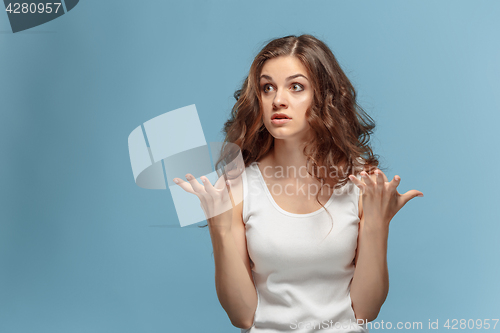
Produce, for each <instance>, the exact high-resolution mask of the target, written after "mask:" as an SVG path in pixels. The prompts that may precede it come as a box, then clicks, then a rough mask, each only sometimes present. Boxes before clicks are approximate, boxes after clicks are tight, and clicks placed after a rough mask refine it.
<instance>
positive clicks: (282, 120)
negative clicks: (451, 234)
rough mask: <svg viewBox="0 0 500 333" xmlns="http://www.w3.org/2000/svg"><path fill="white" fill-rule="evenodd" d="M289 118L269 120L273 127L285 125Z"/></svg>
mask: <svg viewBox="0 0 500 333" xmlns="http://www.w3.org/2000/svg"><path fill="white" fill-rule="evenodd" d="M290 120H292V119H290V118H274V119H273V120H271V123H273V124H274V125H282V124H286V123H287V122H289V121H290Z"/></svg>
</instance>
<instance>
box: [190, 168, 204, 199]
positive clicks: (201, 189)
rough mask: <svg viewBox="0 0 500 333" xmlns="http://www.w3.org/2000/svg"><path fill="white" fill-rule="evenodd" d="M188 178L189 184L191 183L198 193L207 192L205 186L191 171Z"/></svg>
mask: <svg viewBox="0 0 500 333" xmlns="http://www.w3.org/2000/svg"><path fill="white" fill-rule="evenodd" d="M186 179H187V180H188V181H189V184H191V187H192V188H193V190H194V191H195V192H196V193H198V194H203V193H205V186H203V185H201V184H200V183H198V180H196V178H194V176H193V175H192V174H190V173H188V174H186Z"/></svg>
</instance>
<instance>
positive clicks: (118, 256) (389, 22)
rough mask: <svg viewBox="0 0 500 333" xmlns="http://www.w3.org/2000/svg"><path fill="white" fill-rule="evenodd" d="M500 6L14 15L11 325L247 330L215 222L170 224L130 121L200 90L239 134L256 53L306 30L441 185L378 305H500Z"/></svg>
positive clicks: (418, 183)
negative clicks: (221, 295) (136, 152)
mask: <svg viewBox="0 0 500 333" xmlns="http://www.w3.org/2000/svg"><path fill="white" fill-rule="evenodd" d="M499 15H500V3H499V2H498V1H487V0H481V1H476V0H470V1H457V0H453V1H451V0H449V1H417V0H411V1H410V0H408V1H396V0H394V1H310V2H303V1H293V0H287V1H246V2H242V1H239V2H236V1H159V0H155V1H124V0H120V1H118V0H113V1H111V0H109V1H96V0H82V1H80V3H79V4H78V5H77V6H76V7H75V8H74V9H73V10H72V11H71V12H69V13H68V14H66V15H63V16H61V17H60V18H58V19H56V20H53V21H51V22H48V23H46V24H43V25H41V26H38V27H35V28H33V29H30V30H26V31H24V32H19V33H16V34H13V33H12V31H11V30H10V26H9V22H8V19H7V15H6V13H5V12H4V13H3V14H2V13H0V126H1V131H0V153H1V155H0V171H1V175H0V205H1V209H0V332H2V333H3V332H6V333H11V332H13V333H21V332H40V333H42V332H43V333H45V332H47V333H68V332H71V333H77V332H82V333H83V332H85V333H87V332H93V333H100V332H102V333H109V332H120V333H128V332H158V333H159V332H188V333H189V332H238V329H236V328H234V327H233V326H232V325H231V323H230V321H229V319H228V317H227V315H226V313H225V312H224V310H223V309H222V307H221V306H220V304H219V302H218V299H217V295H216V292H215V284H214V265H213V257H212V247H211V242H210V236H209V233H208V230H207V229H206V228H204V229H197V228H180V227H179V228H175V227H169V226H172V225H174V226H175V225H178V224H179V222H178V219H177V216H176V212H175V208H174V205H173V201H172V197H171V195H170V193H169V191H168V190H167V191H165V190H163V191H162V190H145V189H142V188H139V187H138V186H137V185H136V184H135V182H134V179H133V175H132V169H131V165H130V159H129V155H128V147H127V138H128V135H129V134H130V132H131V131H132V130H133V129H134V128H136V127H137V126H139V125H140V124H142V123H144V122H145V121H147V120H149V119H151V118H154V117H156V116H158V115H160V114H163V113H165V112H168V111H170V110H174V109H177V108H180V107H183V106H186V105H190V104H196V107H197V109H198V112H199V116H200V120H201V123H202V126H203V129H204V132H205V137H206V139H207V142H210V141H222V140H223V136H222V134H221V129H222V125H223V123H224V121H225V120H226V119H227V118H228V116H229V112H230V109H231V107H232V105H233V104H234V98H233V97H232V95H233V93H234V91H235V90H236V89H238V88H239V87H240V85H241V83H242V82H243V79H244V78H245V76H246V75H247V73H248V69H249V66H250V64H251V62H252V60H253V57H254V56H255V55H256V54H257V52H258V51H259V50H260V49H261V48H262V47H263V46H264V43H265V42H266V41H268V40H270V39H271V38H276V37H282V36H285V35H290V34H297V35H299V34H302V33H309V34H313V35H315V36H316V37H318V38H320V39H322V40H323V41H325V42H326V43H327V44H328V45H329V46H330V48H331V49H332V51H333V52H334V54H335V55H336V57H337V59H338V61H339V63H340V64H341V66H342V67H343V69H344V70H345V72H346V74H347V75H348V77H349V78H350V79H351V81H352V83H353V84H354V86H355V88H356V89H357V92H358V96H359V98H358V101H359V103H360V105H361V106H362V107H363V108H364V109H365V110H366V111H367V112H368V114H370V115H371V116H372V117H373V118H374V119H375V121H376V123H377V128H376V132H375V135H374V136H373V139H372V146H373V148H374V150H375V152H376V153H378V154H379V155H380V156H381V157H382V160H381V162H382V163H383V164H384V165H385V166H387V167H388V168H389V170H388V171H387V173H386V174H387V176H388V177H389V178H391V177H393V176H394V175H395V174H398V175H400V176H401V179H402V180H401V184H400V186H399V191H400V192H406V191H408V190H411V189H417V190H420V191H422V192H423V193H424V195H425V196H424V197H423V198H418V197H417V198H414V199H412V200H411V201H410V202H408V203H407V205H406V206H405V207H404V208H403V209H402V210H401V211H400V212H399V213H398V214H397V215H396V216H395V217H394V219H393V220H392V222H391V228H390V235H389V247H388V265H389V272H390V291H389V296H388V298H387V300H386V302H385V304H384V305H383V307H382V310H381V312H380V314H379V317H378V318H377V319H376V320H375V321H377V322H380V321H382V320H384V322H387V321H391V322H393V323H396V322H398V321H401V322H406V321H410V322H414V321H415V322H416V321H420V322H422V323H423V327H424V329H423V330H420V331H422V332H424V331H427V329H426V328H427V325H428V321H429V320H431V321H435V320H436V319H439V326H440V330H443V331H445V330H446V329H445V328H444V327H443V324H444V323H445V321H446V319H452V318H455V319H474V320H475V319H488V318H489V319H492V318H499V317H500V305H499V304H500V302H499V301H498V299H499V296H500V287H499V285H498V282H497V279H498V276H500V264H499V260H498V256H499V254H500V245H499V244H500V242H499V241H498V237H499V233H500V227H499V219H498V208H497V207H498V199H499V195H498V185H499V182H498V180H497V178H496V176H497V174H496V173H495V168H496V166H497V163H498V162H500V159H499V157H498V150H499V149H498V144H499V139H498V135H497V128H498V123H499V122H500V113H499V111H500V94H499V91H500V60H499V59H500V45H499V44H500V43H499V38H498V33H499V31H500V20H498V17H499ZM496 329H497V330H500V324H499V325H497V328H496ZM374 331H375V330H374Z"/></svg>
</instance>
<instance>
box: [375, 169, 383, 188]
mask: <svg viewBox="0 0 500 333" xmlns="http://www.w3.org/2000/svg"><path fill="white" fill-rule="evenodd" d="M375 175H376V177H377V183H376V184H375V186H376V188H377V191H379V192H382V191H383V190H384V184H385V179H384V176H383V173H382V171H380V170H379V169H377V170H375Z"/></svg>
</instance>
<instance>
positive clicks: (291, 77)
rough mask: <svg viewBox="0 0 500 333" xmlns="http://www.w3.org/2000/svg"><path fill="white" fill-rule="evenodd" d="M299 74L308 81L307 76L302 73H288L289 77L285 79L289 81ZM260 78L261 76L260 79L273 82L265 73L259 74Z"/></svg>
mask: <svg viewBox="0 0 500 333" xmlns="http://www.w3.org/2000/svg"><path fill="white" fill-rule="evenodd" d="M299 76H302V77H303V78H304V79H306V80H308V81H309V79H308V78H307V77H305V76H304V75H302V74H295V75H290V76H289V77H287V78H286V79H285V81H290V80H293V79H295V78H296V77H299ZM260 78H261V79H267V80H269V81H271V82H274V81H273V79H272V78H271V77H270V76H269V75H265V74H263V75H261V76H260Z"/></svg>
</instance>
